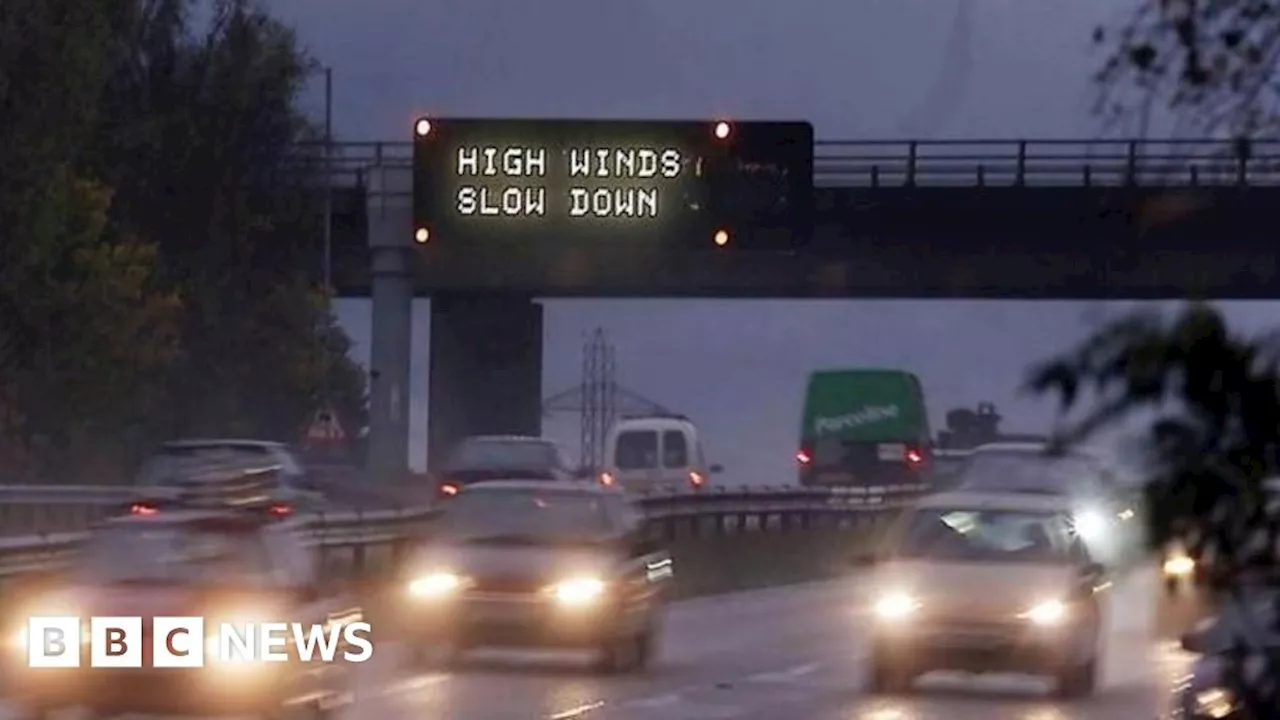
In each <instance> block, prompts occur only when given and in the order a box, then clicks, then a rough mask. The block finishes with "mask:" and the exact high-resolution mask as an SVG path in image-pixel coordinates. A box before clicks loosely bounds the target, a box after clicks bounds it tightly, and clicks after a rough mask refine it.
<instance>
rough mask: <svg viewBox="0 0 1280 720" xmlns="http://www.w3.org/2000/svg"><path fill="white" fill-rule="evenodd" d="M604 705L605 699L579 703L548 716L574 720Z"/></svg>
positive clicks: (555, 719) (562, 719) (552, 718)
mask: <svg viewBox="0 0 1280 720" xmlns="http://www.w3.org/2000/svg"><path fill="white" fill-rule="evenodd" d="M602 707H604V701H603V700H597V701H595V702H591V703H587V704H585V705H579V706H578V707H576V708H570V709H568V710H564V711H561V712H558V713H556V714H554V715H548V716H547V717H548V719H549V720H572V719H573V718H580V717H582V716H584V715H587V714H588V713H591V712H595V711H596V710H599V709H600V708H602Z"/></svg>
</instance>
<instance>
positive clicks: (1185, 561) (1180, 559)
mask: <svg viewBox="0 0 1280 720" xmlns="http://www.w3.org/2000/svg"><path fill="white" fill-rule="evenodd" d="M1195 569H1196V561H1195V560H1192V559H1191V558H1189V557H1187V556H1186V555H1175V556H1173V557H1171V558H1169V559H1168V560H1165V561H1164V574H1165V575H1171V576H1173V577H1185V576H1187V575H1190V574H1191V573H1193V572H1195Z"/></svg>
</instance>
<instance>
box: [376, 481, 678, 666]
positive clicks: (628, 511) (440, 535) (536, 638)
mask: <svg viewBox="0 0 1280 720" xmlns="http://www.w3.org/2000/svg"><path fill="white" fill-rule="evenodd" d="M644 532H645V529H644V523H643V520H642V517H641V516H640V514H639V513H638V512H636V510H635V509H634V507H633V506H632V504H631V503H630V502H629V501H628V499H627V498H626V496H625V495H624V494H622V493H621V492H620V491H618V490H616V489H613V488H607V487H601V486H599V485H597V484H595V483H582V482H572V481H545V480H541V479H536V480H508V481H498V480H491V481H483V482H479V483H476V484H474V485H468V486H465V487H463V488H462V489H461V490H460V491H459V492H458V494H457V496H456V497H454V499H453V500H452V501H450V502H449V503H445V504H443V505H442V506H441V507H440V510H439V515H438V517H437V518H436V519H435V520H434V521H433V522H432V528H431V531H430V535H429V537H428V539H427V540H426V542H425V544H424V545H422V547H420V548H419V549H418V550H417V551H416V552H415V553H413V554H412V555H411V557H410V560H409V561H408V563H407V564H406V565H405V567H404V569H403V570H402V572H401V581H400V583H399V584H398V585H397V588H396V594H395V597H394V599H393V602H394V604H393V605H392V607H395V608H397V609H398V612H397V615H398V616H399V618H400V622H399V624H398V625H397V628H398V634H399V635H400V636H401V637H403V638H406V639H407V642H408V643H409V644H410V646H411V647H412V648H413V651H412V653H411V656H412V657H414V658H415V659H416V660H417V661H420V662H425V661H430V660H431V659H432V658H438V657H440V656H441V655H443V658H444V660H445V662H447V663H451V662H456V661H458V660H459V659H461V658H462V657H463V656H464V654H465V653H466V652H467V651H469V650H472V649H475V648H481V647H516V648H520V647H526V648H527V647H543V648H562V649H579V650H589V651H594V653H595V654H596V663H595V664H596V667H597V668H598V669H600V670H602V671H606V672H626V671H637V670H640V669H643V668H644V667H646V666H647V665H648V664H649V663H650V662H651V661H652V659H653V657H654V655H655V654H656V651H657V642H658V639H659V636H660V633H661V628H662V620H663V617H664V608H665V604H666V598H667V595H668V589H669V587H670V581H671V578H672V564H671V557H670V555H669V554H668V553H667V552H666V551H665V549H663V548H662V547H661V546H660V545H659V544H657V543H655V542H653V541H652V540H650V539H649V538H648V537H646V536H645V534H644Z"/></svg>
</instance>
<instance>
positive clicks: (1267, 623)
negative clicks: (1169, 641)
mask: <svg viewBox="0 0 1280 720" xmlns="http://www.w3.org/2000/svg"><path fill="white" fill-rule="evenodd" d="M1241 596H1242V597H1243V598H1245V599H1244V601H1243V602H1230V603H1227V604H1226V605H1224V606H1223V607H1222V609H1221V610H1220V611H1219V612H1218V613H1217V614H1216V615H1214V616H1211V617H1208V618H1206V619H1204V620H1202V621H1201V622H1200V623H1199V624H1197V626H1196V627H1195V628H1194V629H1192V630H1191V631H1189V632H1187V633H1185V634H1184V635H1183V636H1182V649H1183V650H1184V651H1186V652H1188V653H1192V654H1193V655H1195V656H1196V657H1195V659H1194V660H1193V661H1192V663H1191V668H1190V672H1188V673H1187V674H1186V676H1185V677H1184V678H1182V680H1181V681H1180V682H1179V683H1178V684H1177V686H1176V687H1175V688H1174V691H1173V692H1174V698H1173V702H1172V703H1171V704H1170V715H1169V717H1170V718H1171V719H1176V720H1237V719H1238V720H1244V718H1245V717H1246V715H1245V713H1244V709H1243V708H1241V706H1240V703H1239V702H1238V699H1237V696H1236V695H1235V693H1234V692H1232V690H1231V688H1230V684H1229V682H1228V679H1227V673H1226V659H1225V656H1226V654H1227V653H1229V652H1231V649H1232V647H1233V645H1234V644H1235V643H1236V642H1237V641H1238V640H1244V639H1245V638H1252V640H1253V642H1255V643H1256V646H1257V647H1260V648H1261V649H1263V650H1266V651H1270V652H1271V653H1272V654H1273V656H1274V654H1275V653H1276V652H1277V651H1280V633H1277V632H1276V627H1277V625H1276V608H1277V604H1276V603H1277V600H1280V586H1277V585H1276V584H1274V583H1270V584H1267V585H1254V586H1252V587H1249V588H1247V589H1245V590H1244V591H1243V592H1242V594H1241Z"/></svg>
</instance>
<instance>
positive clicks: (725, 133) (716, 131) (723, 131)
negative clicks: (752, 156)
mask: <svg viewBox="0 0 1280 720" xmlns="http://www.w3.org/2000/svg"><path fill="white" fill-rule="evenodd" d="M711 134H712V135H715V137H716V139H717V140H728V139H729V136H730V135H732V134H733V126H732V125H730V124H729V123H727V122H725V121H723V120H721V121H720V122H717V123H716V124H715V126H714V127H712V129H711Z"/></svg>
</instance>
